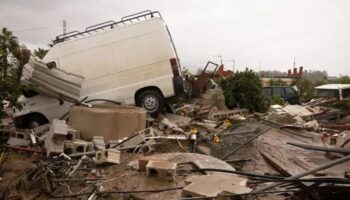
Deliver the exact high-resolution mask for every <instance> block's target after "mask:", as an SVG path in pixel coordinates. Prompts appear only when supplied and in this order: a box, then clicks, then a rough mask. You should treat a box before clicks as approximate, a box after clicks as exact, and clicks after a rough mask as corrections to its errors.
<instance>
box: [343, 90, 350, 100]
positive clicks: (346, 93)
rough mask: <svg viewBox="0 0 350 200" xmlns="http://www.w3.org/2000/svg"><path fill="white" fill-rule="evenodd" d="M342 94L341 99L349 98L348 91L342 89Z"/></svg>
mask: <svg viewBox="0 0 350 200" xmlns="http://www.w3.org/2000/svg"><path fill="white" fill-rule="evenodd" d="M342 93H343V98H346V97H349V96H350V89H344V90H343V91H342Z"/></svg>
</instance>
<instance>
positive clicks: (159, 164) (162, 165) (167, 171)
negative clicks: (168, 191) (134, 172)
mask: <svg viewBox="0 0 350 200" xmlns="http://www.w3.org/2000/svg"><path fill="white" fill-rule="evenodd" d="M176 166H177V164H176V163H172V162H165V161H155V160H151V161H148V163H147V165H146V174H147V176H158V177H160V178H162V179H166V180H169V179H170V180H175V177H176Z"/></svg>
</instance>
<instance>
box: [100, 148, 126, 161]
mask: <svg viewBox="0 0 350 200" xmlns="http://www.w3.org/2000/svg"><path fill="white" fill-rule="evenodd" d="M120 153H121V152H120V151H118V150H115V149H106V150H101V151H97V152H96V156H95V163H96V164H105V163H113V164H120Z"/></svg>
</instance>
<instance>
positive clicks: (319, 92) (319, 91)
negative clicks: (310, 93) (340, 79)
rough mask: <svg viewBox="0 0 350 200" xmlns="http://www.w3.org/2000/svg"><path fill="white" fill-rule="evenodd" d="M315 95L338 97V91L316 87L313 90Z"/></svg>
mask: <svg viewBox="0 0 350 200" xmlns="http://www.w3.org/2000/svg"><path fill="white" fill-rule="evenodd" d="M315 96H316V97H328V98H334V97H335V98H338V97H339V91H338V90H325V89H316V90H315Z"/></svg>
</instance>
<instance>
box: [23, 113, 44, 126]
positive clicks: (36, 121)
mask: <svg viewBox="0 0 350 200" xmlns="http://www.w3.org/2000/svg"><path fill="white" fill-rule="evenodd" d="M47 123H49V121H48V120H47V119H46V118H45V117H44V116H42V115H39V114H33V115H29V116H28V117H27V118H26V119H25V125H26V128H35V127H38V126H41V125H44V124H47Z"/></svg>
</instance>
